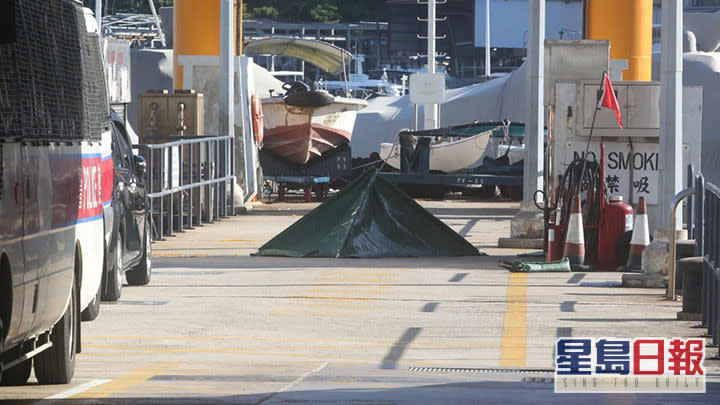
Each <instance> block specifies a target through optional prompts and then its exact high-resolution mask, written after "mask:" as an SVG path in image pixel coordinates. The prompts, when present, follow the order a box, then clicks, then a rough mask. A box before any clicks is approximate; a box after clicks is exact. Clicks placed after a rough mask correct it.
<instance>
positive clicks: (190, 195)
mask: <svg viewBox="0 0 720 405" xmlns="http://www.w3.org/2000/svg"><path fill="white" fill-rule="evenodd" d="M189 146H190V148H189V149H190V151H189V153H188V177H189V178H190V180H189V181H190V184H193V146H195V144H194V143H191V144H190V145H189ZM194 192H195V188H194V187H193V188H191V189H190V190H188V229H193V227H194V226H195V224H194V223H193V193H194Z"/></svg>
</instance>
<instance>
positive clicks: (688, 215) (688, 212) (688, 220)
mask: <svg viewBox="0 0 720 405" xmlns="http://www.w3.org/2000/svg"><path fill="white" fill-rule="evenodd" d="M693 172H694V168H693V165H691V164H690V165H688V172H687V187H692V186H693V185H694V175H693ZM685 224H686V225H687V233H688V239H695V231H696V226H695V225H696V224H695V223H694V221H693V196H692V194H691V195H689V196H688V199H687V204H685Z"/></svg>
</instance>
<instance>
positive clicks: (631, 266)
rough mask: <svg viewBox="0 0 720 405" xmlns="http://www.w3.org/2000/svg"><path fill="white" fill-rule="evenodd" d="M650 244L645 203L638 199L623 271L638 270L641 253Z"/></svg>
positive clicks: (643, 200)
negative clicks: (628, 250) (628, 251)
mask: <svg viewBox="0 0 720 405" xmlns="http://www.w3.org/2000/svg"><path fill="white" fill-rule="evenodd" d="M649 244H650V228H649V227H648V217H647V202H646V201H645V197H640V200H639V201H638V205H637V212H636V213H635V225H634V227H633V233H632V239H630V254H629V255H628V261H627V265H626V266H625V267H624V270H639V269H640V264H641V261H642V252H643V250H645V248H646V247H647V245H649Z"/></svg>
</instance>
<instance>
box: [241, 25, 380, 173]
mask: <svg viewBox="0 0 720 405" xmlns="http://www.w3.org/2000/svg"><path fill="white" fill-rule="evenodd" d="M245 52H246V53H254V54H271V55H282V56H287V57H293V58H298V59H301V60H304V61H306V62H309V63H312V64H313V65H315V66H317V67H319V68H320V69H322V70H324V71H326V72H331V73H342V74H343V75H344V74H345V72H346V70H347V69H348V68H349V66H350V62H351V61H352V55H351V54H350V53H349V52H347V51H345V50H344V49H341V48H338V47H336V46H334V45H332V44H329V43H327V42H322V41H315V40H308V39H301V38H266V39H259V40H255V41H252V42H250V43H249V44H248V45H247V46H246V47H245ZM283 88H284V89H285V90H286V91H287V94H286V96H285V97H284V98H280V97H271V98H266V99H263V100H262V106H263V115H264V140H263V148H265V149H267V150H269V151H271V152H273V153H275V154H276V155H279V156H281V157H283V158H285V159H287V160H289V161H291V162H294V163H297V164H301V165H303V164H305V163H307V162H308V161H310V160H312V159H315V158H317V157H320V156H321V155H322V154H323V153H325V152H327V151H328V150H330V149H334V148H337V147H339V146H342V145H344V144H346V143H349V142H350V139H351V138H352V131H353V127H354V126H355V118H356V116H357V111H358V110H360V109H362V108H365V107H366V106H367V102H365V101H364V100H361V99H354V98H345V97H336V96H333V95H331V94H329V93H328V92H327V91H322V90H310V88H308V87H307V86H306V85H304V84H303V83H302V82H296V83H295V84H294V85H292V86H289V85H288V86H284V87H283Z"/></svg>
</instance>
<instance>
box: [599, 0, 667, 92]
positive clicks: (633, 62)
mask: <svg viewBox="0 0 720 405" xmlns="http://www.w3.org/2000/svg"><path fill="white" fill-rule="evenodd" d="M585 7H587V9H586V32H587V38H588V39H607V40H610V59H626V60H627V61H628V68H627V70H624V71H623V75H622V78H623V80H627V81H650V80H651V73H652V15H653V0H587V3H586V6H585Z"/></svg>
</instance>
